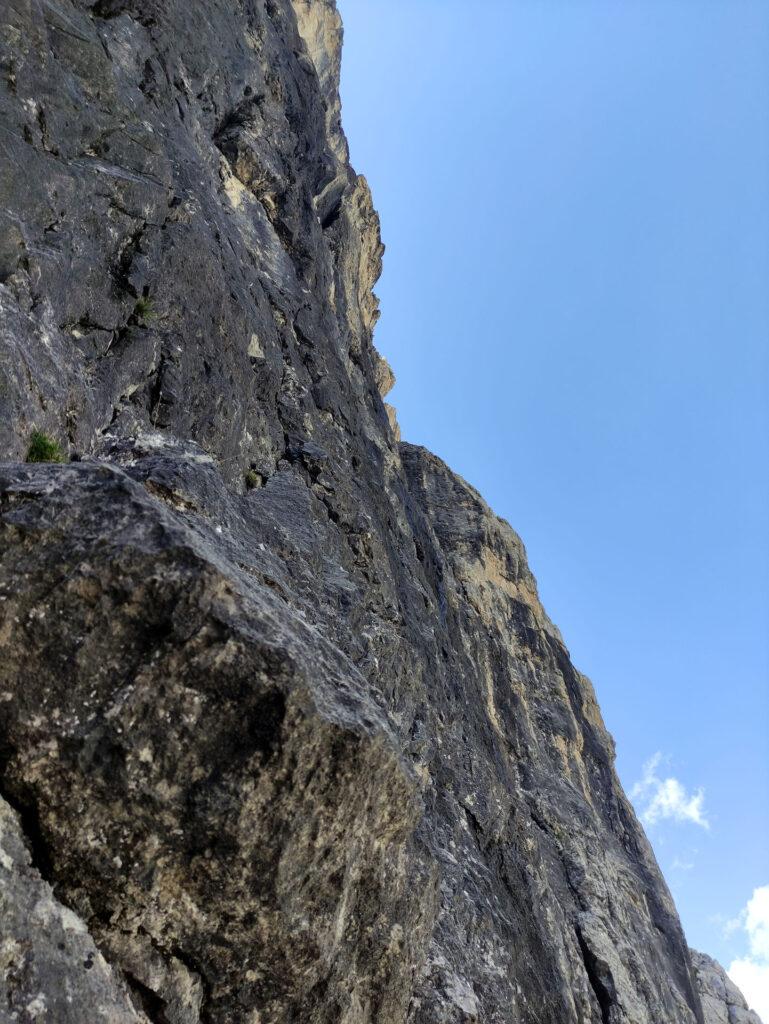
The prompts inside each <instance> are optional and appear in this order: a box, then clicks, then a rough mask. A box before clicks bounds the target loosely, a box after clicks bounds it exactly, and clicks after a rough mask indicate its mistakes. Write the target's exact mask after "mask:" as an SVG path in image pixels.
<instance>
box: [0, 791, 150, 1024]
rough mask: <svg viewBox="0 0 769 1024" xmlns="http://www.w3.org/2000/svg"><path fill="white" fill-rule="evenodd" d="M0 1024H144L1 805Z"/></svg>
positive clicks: (2, 802)
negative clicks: (43, 875)
mask: <svg viewBox="0 0 769 1024" xmlns="http://www.w3.org/2000/svg"><path fill="white" fill-rule="evenodd" d="M0 970H1V972H2V973H1V974H0V1020H3V1021H9V1022H10V1021H19V1022H25V1024H26V1022H29V1024H31V1022H34V1021H57V1022H58V1024H82V1021H83V1019H84V1014H88V1015H89V1017H88V1019H89V1020H93V1021H102V1022H104V1024H147V1018H146V1017H145V1016H144V1014H143V1013H141V1012H140V1011H137V1010H136V1009H135V1008H134V1006H133V1004H132V1003H131V1000H130V999H129V996H128V992H127V990H126V986H125V984H124V983H123V980H122V978H121V977H119V976H116V973H115V972H114V971H113V970H112V969H111V968H110V966H109V965H108V964H107V962H106V960H105V959H104V957H103V956H102V954H101V953H100V952H99V950H98V949H97V948H96V946H95V945H94V942H93V939H92V938H91V936H90V935H89V934H88V929H87V928H86V926H85V924H84V923H83V921H82V920H81V919H80V918H79V917H78V916H77V915H76V914H73V912H72V911H71V910H70V909H69V908H68V907H65V906H62V904H61V903H59V902H58V900H57V899H56V898H55V896H54V895H53V893H52V892H51V887H50V885H48V884H47V883H46V882H44V881H43V880H42V879H41V877H40V874H39V872H38V871H37V870H36V869H35V868H34V867H33V865H32V863H31V858H30V854H29V850H28V849H27V846H26V843H25V840H24V835H23V833H22V829H21V825H20V822H19V820H18V816H17V815H16V813H15V812H14V811H13V810H12V809H11V808H10V807H9V806H8V804H7V803H6V802H5V800H2V799H0Z"/></svg>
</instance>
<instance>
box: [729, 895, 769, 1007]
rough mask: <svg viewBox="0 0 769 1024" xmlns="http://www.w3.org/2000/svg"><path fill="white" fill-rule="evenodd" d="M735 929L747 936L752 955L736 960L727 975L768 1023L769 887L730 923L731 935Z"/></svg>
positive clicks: (752, 899)
mask: <svg viewBox="0 0 769 1024" xmlns="http://www.w3.org/2000/svg"><path fill="white" fill-rule="evenodd" d="M735 925H736V927H738V928H742V929H744V930H745V932H746V934H747V937H748V949H749V954H748V956H745V957H741V958H740V959H738V960H733V961H732V963H731V964H730V965H729V970H728V971H727V974H728V975H729V977H730V978H731V979H732V981H733V982H734V984H735V985H736V986H737V987H738V988H740V989H741V990H742V994H743V995H744V996H745V998H746V999H747V1001H748V1005H749V1006H750V1008H751V1009H752V1010H755V1011H756V1013H757V1014H758V1015H759V1017H761V1018H763V1020H765V1021H769V885H762V886H760V887H759V888H758V889H754V890H753V895H752V896H751V898H750V900H749V901H748V905H747V906H746V907H745V909H744V910H743V911H742V913H741V914H740V916H739V917H738V918H737V919H736V920H735V921H730V922H729V927H730V930H731V931H734V930H735V928H734V926H735Z"/></svg>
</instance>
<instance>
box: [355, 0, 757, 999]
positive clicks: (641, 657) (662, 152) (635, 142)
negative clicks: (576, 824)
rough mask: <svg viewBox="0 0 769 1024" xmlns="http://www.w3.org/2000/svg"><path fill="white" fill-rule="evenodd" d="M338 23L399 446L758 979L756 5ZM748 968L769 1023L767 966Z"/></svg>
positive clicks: (411, 5)
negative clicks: (448, 472)
mask: <svg viewBox="0 0 769 1024" xmlns="http://www.w3.org/2000/svg"><path fill="white" fill-rule="evenodd" d="M339 6H340V9H341V12H342V16H343V19H344V22H345V31H346V40H345V52H344V63H343V82H342V95H343V104H344V109H343V117H344V124H345V128H346V131H347V134H348V137H349V139H350V145H351V151H352V158H353V162H354V164H355V166H356V168H357V169H358V170H359V171H361V172H362V173H364V174H366V176H367V177H368V179H369V181H370V183H371V185H372V189H373V192H374V199H375V202H376V205H377V208H378V209H379V211H380V214H381V217H382V229H383V236H384V240H385V243H386V245H387V253H386V256H385V272H384V275H383V278H382V281H381V282H380V285H379V287H378V289H377V290H378V292H379V295H380V297H381V299H382V309H383V316H382V320H381V322H380V325H379V327H378V330H377V339H376V341H377V345H378V346H379V348H380V349H381V351H382V352H383V353H384V354H385V355H386V356H387V357H388V359H389V360H390V362H391V363H392V365H393V368H394V370H395V372H396V375H397V377H398V384H397V386H396V388H395V390H394V392H393V394H392V396H391V401H393V403H394V404H395V405H396V406H397V408H398V412H399V419H400V423H401V427H402V430H403V435H404V437H405V438H406V439H407V440H410V441H413V442H417V443H420V444H425V445H427V446H428V447H430V448H431V449H432V450H434V451H435V452H437V453H438V454H439V455H441V456H442V457H443V458H444V459H446V461H447V462H448V463H449V464H450V465H451V466H452V467H453V468H454V469H456V470H457V471H458V472H459V473H461V474H462V475H463V476H464V477H466V478H467V479H468V480H469V481H470V482H471V483H472V484H474V485H475V486H476V487H478V488H479V489H480V490H481V491H482V493H483V494H484V495H485V497H486V498H487V500H488V501H489V502H490V503H491V505H492V506H493V507H494V509H495V510H496V511H497V512H498V513H499V514H500V515H502V516H504V517H505V518H506V519H508V520H509V521H510V522H511V523H512V525H513V526H514V527H515V528H516V529H517V530H518V532H519V533H520V534H521V535H522V537H523V539H524V541H525V543H526V546H527V549H528V552H529V557H530V561H531V564H532V568H533V569H534V572H535V573H536V575H537V578H538V580H539V585H540V592H541V595H542V598H543V600H544V603H545V605H546V607H547V608H548V611H549V612H550V614H551V616H552V618H553V619H554V620H555V621H556V622H557V623H558V624H559V626H560V627H561V629H562V631H563V634H564V637H565V639H566V642H567V644H568V646H569V648H570V651H571V653H572V657H573V659H574V661H575V662H576V664H577V665H578V666H579V667H580V668H581V669H582V671H584V672H585V673H586V674H588V675H589V676H590V677H591V678H592V679H593V681H594V683H595V686H596V689H597V692H598V696H599V699H600V701H601V705H602V708H603V711H604V716H605V718H606V721H607V724H608V726H609V728H610V729H611V731H612V732H613V734H614V736H615V738H616V740H617V745H618V768H619V772H620V775H621V777H622V780H623V782H624V784H625V786H626V789H627V790H628V792H631V791H633V790H635V802H636V806H637V808H638V810H639V813H641V814H645V816H646V820H647V821H648V822H649V834H650V836H651V838H652V841H653V843H654V846H655V849H656V851H657V854H658V858H659V860H660V863H661V866H662V868H663V871H664V872H665V875H666V877H667V880H668V882H669V884H670V886H671V888H672V890H673V893H674V895H675V897H676V900H677V903H678V906H679V910H680V912H681V916H682V920H683V922H684V926H685V928H686V930H687V933H688V936H689V939H690V942H691V943H692V944H693V945H695V946H697V947H699V948H702V949H703V950H705V951H707V952H709V953H711V954H713V955H715V956H717V957H718V958H719V959H721V960H722V961H723V962H724V963H725V964H726V965H729V964H730V963H731V962H732V960H735V959H740V958H742V959H746V958H747V959H750V958H751V957H752V958H753V960H752V962H753V963H755V962H756V958H759V960H760V958H761V956H762V955H763V954H762V952H761V948H759V947H760V946H761V942H760V941H759V942H758V944H757V945H756V943H754V947H755V948H753V949H751V941H752V940H753V939H754V938H755V932H756V929H755V928H754V929H753V931H751V929H750V928H749V927H748V922H749V921H750V920H754V918H755V915H754V916H753V917H752V918H751V917H749V915H748V914H747V911H746V910H745V908H746V907H747V905H748V901H749V900H750V899H751V898H752V896H753V893H754V890H756V889H760V887H762V886H766V885H769V683H768V680H769V643H768V640H767V636H768V630H767V625H768V624H769V526H768V524H769V450H768V449H769V4H767V3H766V2H764V0H762V2H749V0H721V2H715V0H712V2H711V0H692V2H686V0H664V2H655V0H638V2H635V0H622V2H621V3H618V2H616V0H606V2H595V0H568V2H567V0H482V2H479V3H476V4H473V5H468V4H467V3H466V2H459V0H408V2H406V0H339ZM652 759H654V760H652ZM645 766H646V767H645ZM759 904H761V905H763V901H762V899H758V900H757V901H756V903H755V906H756V907H759ZM759 909H760V907H759ZM757 912H758V911H757ZM751 913H752V911H751ZM740 915H741V916H740ZM728 922H731V924H728ZM761 927H763V926H762V925H761V924H760V922H759V926H758V929H759V939H760V935H761V934H763V933H761V931H760V929H761ZM766 927H767V929H769V920H767V922H766ZM763 966H764V967H766V971H765V972H764V973H763V974H762V975H760V977H759V981H758V982H755V983H753V984H754V989H755V992H756V993H758V995H755V994H754V996H753V1000H754V1002H755V1003H756V1004H758V1001H759V998H761V993H760V991H759V989H760V986H761V985H763V986H764V995H765V996H766V998H767V1005H769V951H766V959H765V962H764V964H763ZM759 968H761V964H760V963H759ZM761 979H763V980H761ZM764 1012H766V1013H767V1014H768V1015H769V1010H766V1011H764Z"/></svg>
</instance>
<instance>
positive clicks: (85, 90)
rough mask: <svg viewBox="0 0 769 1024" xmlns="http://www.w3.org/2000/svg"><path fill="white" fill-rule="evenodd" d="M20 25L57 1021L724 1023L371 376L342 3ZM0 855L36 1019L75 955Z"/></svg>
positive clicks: (529, 656) (15, 528)
mask: <svg viewBox="0 0 769 1024" xmlns="http://www.w3.org/2000/svg"><path fill="white" fill-rule="evenodd" d="M0 21H2V26H1V28H2V31H0V119H1V122H0V123H1V126H2V130H3V134H2V139H3V146H4V154H5V156H4V159H3V163H2V165H0V216H1V217H2V218H3V231H2V236H1V237H2V244H0V308H1V310H2V314H1V316H2V318H1V319H0V455H2V458H3V459H5V460H6V463H5V465H3V466H2V467H0V790H2V793H3V794H4V796H5V798H6V799H7V800H8V801H9V802H10V803H11V804H12V805H13V806H14V807H16V808H18V809H19V810H20V812H21V813H22V816H23V820H24V822H25V823H27V825H28V828H27V840H28V841H29V843H30V847H31V850H32V856H33V858H34V862H35V864H36V866H37V869H38V870H39V871H40V873H41V874H42V876H43V880H39V879H36V876H35V881H34V884H35V885H37V886H39V887H41V891H42V890H43V889H44V890H45V893H46V894H47V896H46V898H47V899H49V900H51V901H54V905H55V906H56V907H59V908H61V909H60V911H57V913H60V914H71V915H73V920H74V919H77V920H78V921H81V922H82V923H83V925H84V927H85V928H87V933H82V934H81V933H78V935H79V936H80V938H79V939H78V941H79V942H82V943H85V944H87V943H90V942H93V943H94V944H95V948H96V949H98V950H99V953H100V956H101V957H103V961H102V960H99V961H98V963H99V971H98V972H97V973H96V974H94V976H93V977H94V979H97V980H98V981H99V985H98V986H96V987H95V988H94V987H91V988H89V987H88V985H87V984H86V983H84V982H82V981H77V980H75V981H73V983H72V984H73V985H74V986H75V987H74V988H72V989H71V991H72V992H73V993H74V995H73V999H74V1001H75V1002H74V1005H75V1006H76V1010H73V1011H72V1012H73V1014H76V1013H80V1017H77V1016H76V1015H75V1016H73V1017H72V1018H71V1019H72V1020H82V1021H89V1022H90V1021H91V1020H98V1019H100V1018H99V1016H98V1015H99V1012H101V1011H100V1007H101V1006H106V1005H110V1004H109V1000H110V999H111V1000H112V1001H113V1004H114V1006H115V1007H120V1006H123V1007H124V1008H125V1007H126V1004H125V1003H120V1000H121V999H123V998H124V993H125V992H128V993H129V994H130V998H131V1000H132V1002H133V1006H134V1007H135V1011H132V1010H130V1007H128V1008H127V1009H125V1012H126V1013H129V1014H130V1013H133V1014H134V1018H133V1019H137V1020H141V1019H142V1017H141V1014H142V1013H144V1014H146V1016H147V1018H148V1019H150V1020H152V1021H153V1022H155V1024H167V1022H170V1024H213V1022H216V1024H283V1022H299V1021H301V1022H303V1024H305V1022H307V1024H374V1022H376V1024H406V1022H408V1024H459V1022H469V1021H478V1022H484V1024H513V1022H515V1024H535V1022H536V1024H578V1022H579V1024H586V1022H596V1024H598V1022H601V1024H625V1022H626V1024H631V1022H632V1024H690V1022H695V1021H696V1022H698V1024H704V1018H703V1009H702V1004H701V1000H700V996H699V994H698V990H697V987H696V985H695V974H694V973H693V971H692V963H691V959H690V955H689V951H688V949H687V946H686V943H685V941H684V937H683V934H682V931H681V927H680V924H679V921H678V918H677V915H676V912H675V908H674V906H673V903H672V900H671V898H670V895H669V893H668V890H667V888H666V886H665V883H664V881H663V879H662V877H661V875H660V872H659V869H658V867H657V865H656V862H655V860H654V857H653V854H652V852H651V849H650V847H649V844H648V842H647V840H646V838H645V836H644V834H643V831H642V829H641V828H640V826H639V824H638V822H637V820H636V818H635V816H634V814H633V811H632V808H631V807H630V805H629V803H628V801H627V799H626V797H625V796H624V794H623V792H622V789H621V787H620V785H619V782H618V780H617V777H616V775H615V772H614V768H613V762H614V748H613V743H612V740H611V738H610V737H609V735H608V734H607V732H606V730H605V728H604V726H603V723H602V720H601V716H600V712H599V709H598V707H597V704H596V700H595V696H594V693H593V689H592V687H591V685H590V682H589V681H588V680H587V679H586V678H585V677H584V676H583V675H581V674H580V673H579V672H578V671H577V670H576V669H575V668H574V667H573V666H572V664H571V661H570V659H569V655H568V651H567V650H566V647H565V646H564V643H563V640H562V638H561V636H560V634H559V633H558V630H557V629H556V628H555V626H553V624H552V623H551V622H550V620H549V619H548V617H547V615H546V613H545V612H544V610H543V608H542V606H541V604H540V601H539V598H538V596H537V589H536V584H535V581H534V579H533V577H532V575H531V573H530V571H529V568H528V565H527V562H526V555H525V551H524V548H523V545H522V543H521V541H520V539H519V538H518V537H517V535H516V534H515V533H514V532H513V531H512V529H511V528H510V527H509V526H508V525H507V524H506V523H505V522H503V521H502V520H500V519H498V518H497V517H496V516H495V515H494V514H493V513H492V512H491V510H490V509H489V508H488V506H487V505H486V504H485V503H484V502H483V500H482V499H481V497H480V496H479V495H478V494H477V492H475V491H474V490H473V489H472V488H471V487H470V486H469V485H467V484H466V483H465V482H464V481H462V480H461V479H459V478H458V477H457V476H456V475H454V474H453V473H452V472H451V471H450V470H449V469H448V468H447V467H446V466H445V465H444V464H443V463H442V462H440V460H438V459H437V458H435V457H434V456H433V455H431V454H430V453H429V452H426V451H425V450H423V449H421V448H416V447H413V446H410V445H407V444H401V443H399V431H398V429H397V421H396V418H395V414H394V410H392V409H387V408H386V407H385V406H384V404H383V402H382V396H383V395H384V394H385V393H386V392H387V390H388V389H389V387H390V386H391V384H392V374H391V371H389V368H388V367H387V366H386V363H385V362H384V360H382V358H381V357H380V356H379V354H378V353H377V352H376V349H375V348H374V345H373V341H372V335H373V330H374V326H375V324H376V320H377V317H378V303H377V300H376V297H375V296H374V294H373V292H372V288H373V286H374V283H375V281H376V278H377V277H378V275H379V272H380V268H381V260H382V254H383V247H382V243H381V239H380V234H379V222H378V219H377V216H376V213H375V212H374V208H373V204H372V199H371V195H370V192H369V189H368V186H367V184H366V182H365V179H363V178H361V177H360V176H358V175H356V174H355V172H354V171H353V170H352V168H351V167H350V165H349V160H348V155H347V146H346V142H345V140H344V135H343V133H342V131H341V127H340V124H339V97H338V80H339V61H340V45H341V26H340V22H339V17H338V14H337V12H336V9H335V6H334V4H333V3H332V2H331V0H296V2H295V3H294V4H290V3H289V2H288V0H242V2H238V3H232V2H231V0H184V2H183V0H162V2H161V0H46V2H45V3H43V4H37V3H35V4H32V3H29V2H28V0H9V2H7V3H5V4H4V6H3V7H2V10H0ZM33 428H36V429H39V430H43V431H45V432H47V433H48V434H50V435H51V436H52V437H54V438H55V439H57V440H58V441H59V442H60V443H61V444H62V446H64V448H65V449H66V450H68V451H69V452H70V453H72V454H73V455H76V460H73V461H72V462H70V463H68V464H41V465H37V464H35V465H31V464H30V465H27V464H24V463H23V462H21V461H20V460H21V459H22V458H23V457H24V453H25V452H26V450H27V446H28V443H29V437H30V433H31V431H32V429H33ZM25 870H27V871H28V875H27V876H26V877H27V880H28V881H29V878H30V877H32V876H30V875H29V871H31V869H25ZM22 874H23V871H22ZM4 886H5V888H4V890H3V892H4V899H5V900H6V903H7V905H8V906H10V907H12V909H11V911H10V912H9V915H8V918H7V921H8V924H7V925H6V929H7V933H8V934H7V936H6V939H7V941H9V942H11V943H16V942H26V941H29V942H30V943H32V948H34V949H35V950H37V951H39V952H37V953H36V954H35V963H36V964H38V967H37V968H36V973H28V974H23V973H22V974H19V973H18V972H17V973H16V974H13V972H11V975H12V976H10V975H9V980H7V981H6V991H7V992H9V993H11V995H9V996H6V1003H7V1006H2V1005H0V1020H3V1019H9V1020H14V1019H18V1020H25V1018H24V1017H18V1018H14V1017H12V1016H9V1014H10V1013H12V1012H15V1006H16V1003H18V1005H22V1003H24V1000H27V1002H26V1003H24V1005H25V1006H26V1005H27V1004H28V1003H29V1002H32V1001H33V1000H34V999H37V998H38V994H39V993H40V992H42V995H43V997H44V999H45V1000H46V1001H47V1002H46V1005H47V1006H53V1005H54V1004H55V1001H56V1000H57V999H59V997H60V993H61V990H62V985H64V986H65V987H66V985H68V984H69V982H67V981H66V980H65V981H60V980H58V979H60V978H61V979H66V978H68V977H69V976H70V975H69V974H68V973H67V972H69V971H70V967H71V966H72V965H71V964H70V963H69V960H66V956H65V954H67V955H69V954H68V949H69V947H67V948H65V950H63V951H59V952H61V953H62V957H63V958H64V959H63V960H61V959H60V958H58V957H57V955H56V953H55V951H54V950H52V949H51V948H50V943H49V941H48V938H47V937H46V935H45V934H43V933H42V932H41V931H40V930H39V929H38V930H37V931H36V929H37V925H36V923H35V921H34V920H33V919H32V918H29V920H27V916H26V915H25V912H24V907H25V906H26V904H25V903H24V899H25V898H26V897H25V896H24V894H23V891H22V890H23V887H21V886H19V885H17V884H16V882H13V883H11V884H10V885H9V884H8V883H7V882H5V881H4ZM46 886H53V893H54V894H55V895H54V896H51V895H50V889H49V888H47V887H46ZM4 948H5V947H4ZM14 948H15V947H14ZM83 948H85V947H83ZM88 948H89V949H90V947H88ZM65 961H66V962H65ZM94 962H96V961H95V960H94ZM73 969H74V968H73ZM91 984H92V985H94V984H95V982H92V983H91ZM124 985H125V986H126V987H125V988H123V987H122V986H124ZM67 991H70V989H67ZM9 1000H16V1003H12V1002H10V1001H9ZM734 1005H735V1006H736V1005H737V1004H736V1003H735V1004H734ZM67 1012H69V1011H67ZM110 1012H112V1011H110ZM114 1012H122V1011H119V1010H117V1009H116V1010H115V1011H114ZM4 1013H5V1014H6V1018H3V1016H2V1014H4ZM41 1019H49V1020H59V1019H61V1020H68V1019H69V1018H66V1017H60V1018H57V1017H56V1016H55V1015H54V1016H51V1015H50V1013H49V1016H48V1018H41ZM106 1019H115V1020H121V1019H122V1018H120V1017H115V1018H106ZM126 1019H127V1020H130V1019H132V1018H131V1017H130V1016H128V1017H127V1018H126Z"/></svg>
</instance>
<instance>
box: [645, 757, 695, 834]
mask: <svg viewBox="0 0 769 1024" xmlns="http://www.w3.org/2000/svg"><path fill="white" fill-rule="evenodd" d="M661 763H662V754H660V753H656V754H655V755H654V756H653V757H651V758H649V760H648V761H647V762H646V764H645V765H644V768H643V775H642V776H641V779H640V780H639V781H638V782H636V784H635V786H633V789H632V790H631V793H630V796H631V798H632V799H633V800H634V801H635V804H636V807H637V808H638V813H639V815H640V817H641V821H643V822H644V824H646V825H655V824H656V823H657V822H658V821H665V820H670V821H679V822H690V823H691V824H693V825H699V826H700V828H705V829H708V828H710V822H709V821H708V819H707V818H706V817H705V807H704V804H705V791H704V789H698V790H696V791H694V792H691V793H690V792H689V791H688V790H687V789H686V787H685V786H684V785H683V784H682V783H681V782H679V781H678V779H676V778H673V777H672V776H671V777H669V778H666V779H663V778H660V776H659V774H658V769H659V767H660V765H661Z"/></svg>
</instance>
